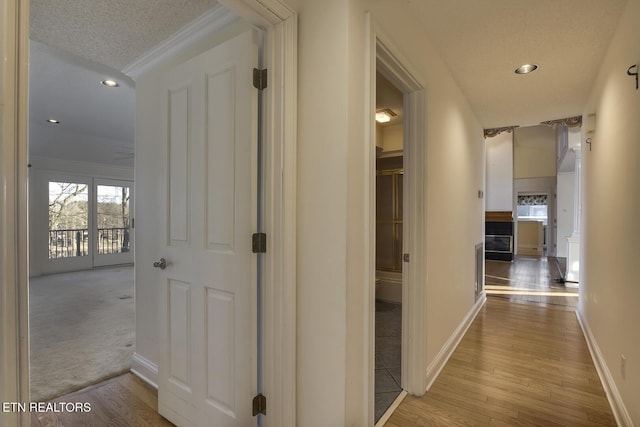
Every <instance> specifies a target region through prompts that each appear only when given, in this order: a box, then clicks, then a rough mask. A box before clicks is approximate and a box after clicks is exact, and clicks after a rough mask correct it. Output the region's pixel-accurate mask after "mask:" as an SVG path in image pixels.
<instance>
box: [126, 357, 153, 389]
mask: <svg viewBox="0 0 640 427" xmlns="http://www.w3.org/2000/svg"><path fill="white" fill-rule="evenodd" d="M131 372H132V373H133V374H134V375H136V376H137V377H139V378H140V379H141V380H142V381H144V382H146V383H147V384H149V385H150V386H151V387H153V388H155V389H157V388H158V365H156V364H155V363H153V362H152V361H150V360H149V359H147V358H145V357H143V356H140V355H139V354H138V353H133V359H132V360H131Z"/></svg>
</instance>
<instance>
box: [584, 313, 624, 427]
mask: <svg viewBox="0 0 640 427" xmlns="http://www.w3.org/2000/svg"><path fill="white" fill-rule="evenodd" d="M576 317H577V318H578V323H579V324H580V328H582V333H583V334H584V337H585V340H586V341H587V347H589V353H591V359H593V364H594V365H595V366H596V371H597V372H598V377H599V378H600V382H601V383H602V387H603V388H604V392H605V394H606V395H607V400H608V401H609V405H611V410H612V411H613V416H614V417H615V419H616V423H617V424H618V425H619V426H633V421H632V420H631V415H629V412H628V411H627V408H626V406H625V405H624V402H623V401H622V397H621V396H620V392H618V387H617V386H616V383H615V381H614V380H613V376H612V375H611V371H609V367H608V366H607V362H606V361H605V360H604V357H603V356H602V352H601V351H600V347H599V346H598V342H597V341H596V338H595V336H594V335H593V332H591V328H590V327H589V322H587V319H585V318H584V316H583V314H582V312H581V311H580V310H576Z"/></svg>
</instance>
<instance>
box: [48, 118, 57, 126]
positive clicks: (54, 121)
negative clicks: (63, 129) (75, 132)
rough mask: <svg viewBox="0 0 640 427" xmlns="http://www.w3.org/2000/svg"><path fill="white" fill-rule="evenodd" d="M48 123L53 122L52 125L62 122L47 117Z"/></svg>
mask: <svg viewBox="0 0 640 427" xmlns="http://www.w3.org/2000/svg"><path fill="white" fill-rule="evenodd" d="M47 123H51V124H52V125H59V124H60V120H56V119H47Z"/></svg>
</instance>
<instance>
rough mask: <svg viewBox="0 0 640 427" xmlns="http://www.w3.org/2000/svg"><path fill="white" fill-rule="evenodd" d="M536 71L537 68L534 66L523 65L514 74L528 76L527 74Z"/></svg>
mask: <svg viewBox="0 0 640 427" xmlns="http://www.w3.org/2000/svg"><path fill="white" fill-rule="evenodd" d="M537 69H538V66H537V65H536V64H524V65H521V66H520V67H518V68H516V70H515V73H516V74H529V73H533V72H534V71H535V70H537Z"/></svg>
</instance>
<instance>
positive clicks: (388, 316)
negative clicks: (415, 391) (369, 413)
mask: <svg viewBox="0 0 640 427" xmlns="http://www.w3.org/2000/svg"><path fill="white" fill-rule="evenodd" d="M401 350H402V306H401V305H400V304H393V303H388V302H381V301H376V388H375V394H376V406H375V416H376V421H378V420H379V419H380V417H381V416H382V414H384V413H385V411H386V410H387V408H388V407H389V406H390V405H391V403H393V401H394V400H395V399H396V397H398V395H399V394H400V392H401V391H402V388H401V387H400V365H401V363H400V362H401Z"/></svg>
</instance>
